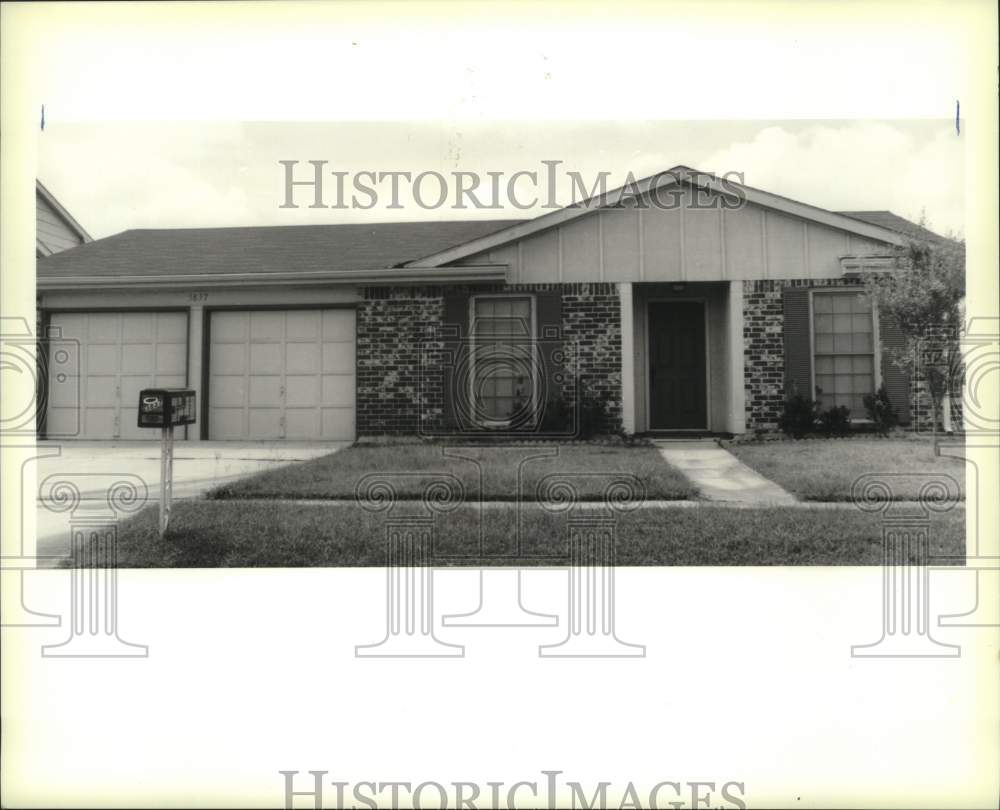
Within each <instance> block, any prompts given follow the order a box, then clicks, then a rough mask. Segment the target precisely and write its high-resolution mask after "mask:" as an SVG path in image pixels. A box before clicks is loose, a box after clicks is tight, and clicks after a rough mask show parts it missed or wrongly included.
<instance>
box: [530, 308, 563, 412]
mask: <svg viewBox="0 0 1000 810" xmlns="http://www.w3.org/2000/svg"><path fill="white" fill-rule="evenodd" d="M535 316H536V320H537V324H538V334H537V335H535V339H536V340H537V346H538V356H539V357H540V358H541V362H542V366H543V367H542V369H541V372H542V373H541V384H540V387H541V391H540V392H539V394H540V398H541V400H542V401H541V402H539V406H540V407H541V408H542V409H543V411H542V413H540V414H539V418H543V414H544V409H545V408H546V407H548V406H549V403H551V402H552V401H553V400H556V399H559V398H560V397H561V396H562V394H563V385H562V383H561V382H559V379H558V378H562V379H565V374H564V373H565V370H566V357H567V351H568V348H567V347H566V346H565V343H564V341H563V334H562V293H561V292H560V291H559V290H547V291H545V292H539V293H536V295H535Z"/></svg>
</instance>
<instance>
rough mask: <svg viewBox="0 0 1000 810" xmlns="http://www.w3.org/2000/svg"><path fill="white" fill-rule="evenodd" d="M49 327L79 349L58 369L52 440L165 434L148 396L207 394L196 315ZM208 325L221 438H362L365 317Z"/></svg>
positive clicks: (77, 315)
mask: <svg viewBox="0 0 1000 810" xmlns="http://www.w3.org/2000/svg"><path fill="white" fill-rule="evenodd" d="M49 323H50V326H52V327H56V328H59V329H60V330H61V332H62V336H63V338H64V339H68V340H69V341H70V344H69V345H71V346H76V345H78V346H79V352H70V355H71V357H72V358H73V359H71V361H70V362H69V364H66V363H63V364H56V363H52V362H50V364H49V368H50V371H49V378H48V385H49V391H48V393H49V397H48V411H47V419H46V432H47V434H48V435H49V436H52V437H59V436H66V437H70V436H76V437H79V438H84V439H155V438H157V437H158V433H157V431H154V430H148V429H142V428H139V427H137V426H136V422H137V407H138V401H139V392H140V391H141V390H142V389H143V388H160V387H162V388H172V387H198V388H199V389H201V388H202V386H200V385H199V386H192V385H191V381H189V379H188V356H189V351H188V315H187V313H186V312H166V311H164V312H73V313H58V312H57V313H53V314H52V316H51V319H50V321H49ZM207 327H208V328H207V334H206V337H205V339H206V342H207V349H208V351H207V358H206V359H207V361H208V375H207V382H208V386H207V390H200V392H199V393H200V396H202V397H205V396H206V395H207V404H208V408H207V412H208V438H209V439H237V440H255V439H260V440H276V439H278V440H280V439H288V440H310V439H315V440H331V441H332V440H351V439H353V438H354V429H355V374H354V370H355V315H354V311H353V310H350V309H289V310H225V311H215V312H212V313H210V315H209V319H208V323H207ZM202 413H204V410H203V409H202V408H201V407H200V403H199V422H200V421H201V414H202ZM189 430H192V431H194V430H199V428H198V427H193V428H189Z"/></svg>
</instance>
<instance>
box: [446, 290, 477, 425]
mask: <svg viewBox="0 0 1000 810" xmlns="http://www.w3.org/2000/svg"><path fill="white" fill-rule="evenodd" d="M469 297H470V296H469V294H468V293H460V294H449V295H446V296H445V297H444V322H443V323H442V330H443V331H442V341H441V342H442V344H443V346H442V348H443V349H444V358H445V360H444V369H443V374H442V380H441V385H442V389H443V390H442V395H443V396H442V410H443V411H444V414H443V415H444V424H445V427H446V428H447V429H451V430H457V429H461V428H462V427H463V426H464V427H466V428H468V425H466V424H465V420H459V418H458V416H459V408H456V403H455V399H456V392H457V389H458V387H459V386H463V385H465V386H467V385H468V383H469V377H468V368H467V361H468V351H467V347H468V343H467V341H468V338H469ZM466 398H467V395H463V396H461V397H460V402H464V401H465V399H466ZM462 409H463V410H467V409H466V408H464V407H463V408H462Z"/></svg>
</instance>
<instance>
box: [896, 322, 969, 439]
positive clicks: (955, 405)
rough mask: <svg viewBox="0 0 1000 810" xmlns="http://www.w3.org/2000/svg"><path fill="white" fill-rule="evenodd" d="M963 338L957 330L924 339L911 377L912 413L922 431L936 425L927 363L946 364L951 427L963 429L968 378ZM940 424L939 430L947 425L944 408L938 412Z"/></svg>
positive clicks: (914, 424)
mask: <svg viewBox="0 0 1000 810" xmlns="http://www.w3.org/2000/svg"><path fill="white" fill-rule="evenodd" d="M960 340H961V337H960V336H959V335H958V334H957V333H956V332H947V331H943V332H939V333H937V334H934V335H930V336H928V337H927V338H926V339H924V340H923V341H922V342H921V345H920V348H919V349H918V350H917V352H916V354H917V357H916V362H915V363H914V365H913V370H914V371H913V374H912V377H911V380H910V415H911V419H912V420H913V423H912V427H913V429H914V430H915V431H917V432H919V433H931V432H932V431H933V428H934V426H933V421H934V420H933V416H934V409H933V406H932V404H931V396H930V388H929V386H928V383H927V378H926V374H925V372H924V368H923V366H924V365H925V364H928V363H934V364H936V365H945V366H946V367H947V374H948V378H949V385H950V388H951V392H950V393H951V397H952V399H951V408H950V411H951V427H952V430H953V431H955V432H959V431H961V430H962V407H963V402H962V391H963V389H964V383H965V380H964V369H963V367H962V365H961V357H960V353H959V347H960ZM942 405H943V403H942ZM942 411H943V408H942ZM937 427H938V430H940V431H943V430H944V428H945V425H944V413H943V412H940V413H938V423H937Z"/></svg>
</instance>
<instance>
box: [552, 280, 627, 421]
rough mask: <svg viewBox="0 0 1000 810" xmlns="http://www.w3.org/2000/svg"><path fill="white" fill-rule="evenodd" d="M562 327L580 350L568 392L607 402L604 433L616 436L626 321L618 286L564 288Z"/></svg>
mask: <svg viewBox="0 0 1000 810" xmlns="http://www.w3.org/2000/svg"><path fill="white" fill-rule="evenodd" d="M562 328H563V336H564V337H565V338H566V341H567V343H568V344H569V345H572V346H575V347H576V355H577V356H576V358H575V367H576V369H577V377H576V380H575V381H573V380H567V385H566V386H564V388H565V389H566V390H567V395H568V392H570V391H573V390H577V389H578V390H579V391H581V392H582V393H583V395H584V396H585V397H588V396H589V397H599V398H601V399H603V400H604V401H605V402H606V403H607V420H606V421H605V423H604V424H603V426H602V431H603V432H606V433H615V432H617V431H619V430H620V429H621V425H622V322H621V305H620V302H619V299H618V288H617V287H616V286H615V285H614V284H607V283H599V284H564V285H562Z"/></svg>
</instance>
